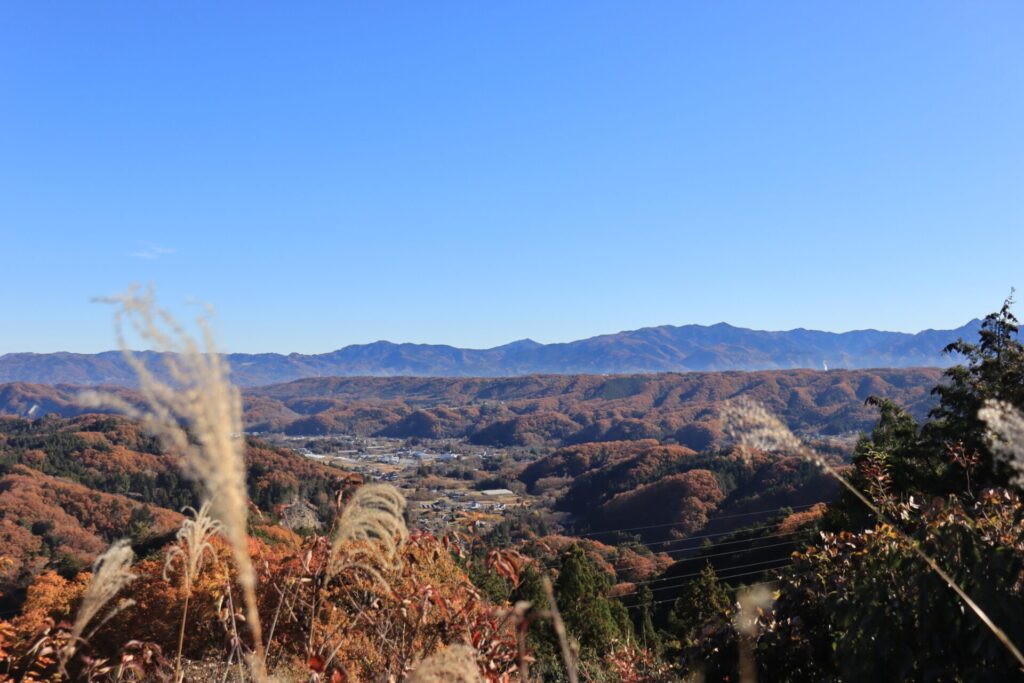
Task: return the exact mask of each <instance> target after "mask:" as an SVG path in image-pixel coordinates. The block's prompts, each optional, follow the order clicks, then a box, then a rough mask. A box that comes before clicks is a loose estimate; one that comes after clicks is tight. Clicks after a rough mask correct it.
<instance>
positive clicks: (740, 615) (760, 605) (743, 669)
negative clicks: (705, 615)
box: [733, 586, 773, 683]
mask: <svg viewBox="0 0 1024 683" xmlns="http://www.w3.org/2000/svg"><path fill="white" fill-rule="evenodd" d="M772 602H773V599H772V593H771V591H769V590H768V589H767V588H765V587H764V586H752V587H748V588H746V589H744V590H742V591H740V594H739V596H737V603H738V604H739V609H738V610H736V615H735V616H734V618H733V625H734V626H735V628H736V632H737V633H738V634H739V636H740V642H739V674H740V683H756V681H757V663H756V662H755V661H754V647H753V643H754V641H755V640H756V639H757V635H758V620H759V618H760V616H761V610H765V609H768V608H769V607H771V605H772Z"/></svg>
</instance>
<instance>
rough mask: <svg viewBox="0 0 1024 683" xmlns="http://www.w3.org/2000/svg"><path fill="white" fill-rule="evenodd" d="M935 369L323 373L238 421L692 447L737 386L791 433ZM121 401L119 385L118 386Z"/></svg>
mask: <svg viewBox="0 0 1024 683" xmlns="http://www.w3.org/2000/svg"><path fill="white" fill-rule="evenodd" d="M939 377H940V371H939V370H935V369H927V368H918V369H897V370H835V371H829V372H820V371H814V370H783V371H764V372H746V373H744V372H710V373H686V374H678V373H664V374H656V375H621V376H601V375H531V376H525V377H508V378H470V379H464V378H420V377H326V378H312V379H303V380H298V381H295V382H289V383H287V384H278V385H272V386H266V387H255V388H251V389H248V390H247V391H246V393H245V396H244V399H245V416H244V417H245V424H246V428H247V429H248V430H249V431H253V432H286V433H288V434H292V435H324V434H355V435H362V436H371V435H378V436H392V437H400V438H401V437H427V438H449V437H465V438H468V439H470V440H472V441H474V442H476V443H479V444H483V445H494V446H509V445H520V446H522V445H525V446H535V445H569V444H575V443H586V442H597V441H621V440H639V439H659V440H661V441H666V442H674V443H679V444H681V445H684V446H688V447H690V448H693V449H695V450H703V449H705V448H708V447H710V446H715V445H718V444H720V443H721V425H720V424H719V423H718V421H717V419H716V417H715V415H716V414H717V412H718V410H719V409H720V408H721V406H722V404H723V403H724V402H725V401H727V400H729V399H732V398H736V397H739V396H743V397H747V398H751V399H754V400H757V401H759V402H760V403H762V404H764V405H765V406H766V407H768V408H769V409H771V410H772V412H773V413H775V414H778V415H779V416H780V417H782V418H783V420H784V421H785V422H786V424H787V425H788V426H789V427H790V428H791V429H793V430H795V431H796V432H798V433H801V434H807V435H816V434H826V435H828V434H841V433H847V432H857V431H860V430H866V429H869V428H870V427H871V425H872V424H873V421H874V419H875V417H876V415H875V412H874V410H873V409H872V408H870V407H869V406H865V405H864V401H865V400H866V399H867V398H868V397H869V396H878V397H881V398H887V399H891V400H894V401H896V402H898V403H899V404H901V405H904V406H907V408H908V410H910V412H911V413H912V414H914V415H916V416H918V417H923V416H924V415H925V413H927V411H928V409H929V408H930V407H931V406H932V405H933V399H932V397H931V396H930V394H929V391H930V389H931V387H932V386H934V385H935V384H936V382H937V381H938V380H939ZM79 391H80V389H79V388H77V387H72V386H56V387H44V386H40V385H28V384H15V385H3V386H0V412H3V413H7V414H13V415H19V416H25V415H27V414H29V413H30V412H31V413H32V414H33V415H35V416H39V415H41V414H42V413H45V412H47V411H53V412H56V413H58V414H60V415H64V416H70V415H77V414H79V413H81V412H82V411H83V410H84V409H83V408H82V406H81V405H80V403H79V402H78V400H77V396H78V393H79ZM118 391H119V392H120V393H121V394H122V395H124V396H125V397H126V398H128V400H130V396H131V394H130V391H129V390H125V389H119V390H118Z"/></svg>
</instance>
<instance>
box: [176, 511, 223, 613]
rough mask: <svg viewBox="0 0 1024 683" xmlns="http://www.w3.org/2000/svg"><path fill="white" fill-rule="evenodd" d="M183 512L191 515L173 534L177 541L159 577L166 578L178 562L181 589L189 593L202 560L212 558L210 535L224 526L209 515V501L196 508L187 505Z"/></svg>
mask: <svg viewBox="0 0 1024 683" xmlns="http://www.w3.org/2000/svg"><path fill="white" fill-rule="evenodd" d="M183 512H185V513H186V514H191V515H192V518H191V519H186V520H185V521H184V522H182V523H181V528H180V529H178V533H177V534H176V535H175V539H176V541H177V542H176V543H175V544H174V546H173V547H172V548H171V549H170V550H169V551H168V552H167V557H166V558H165V559H164V572H163V577H164V580H165V581H166V580H168V576H169V574H170V573H171V571H172V570H173V569H174V567H175V566H176V565H180V566H181V580H182V587H183V588H184V589H185V594H186V595H192V586H193V585H194V584H195V580H196V578H197V577H198V576H199V573H200V572H201V571H202V570H203V564H204V563H205V561H206V559H207V558H210V559H211V560H212V559H215V558H216V553H215V551H214V549H213V544H212V543H211V542H210V541H211V540H212V539H213V537H214V536H216V535H218V534H220V533H222V532H223V530H224V526H223V525H222V524H221V523H220V522H218V521H217V520H216V519H214V518H213V517H211V516H210V503H209V501H207V502H205V503H203V504H202V505H201V506H200V507H199V510H198V511H196V510H195V509H193V508H191V507H187V508H185V509H184V510H183Z"/></svg>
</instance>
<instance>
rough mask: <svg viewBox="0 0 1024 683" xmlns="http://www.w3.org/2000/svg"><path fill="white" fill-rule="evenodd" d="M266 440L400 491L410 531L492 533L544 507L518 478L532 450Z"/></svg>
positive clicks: (452, 443)
mask: <svg viewBox="0 0 1024 683" xmlns="http://www.w3.org/2000/svg"><path fill="white" fill-rule="evenodd" d="M261 438H264V439H268V440H269V441H271V442H273V443H275V444H276V445H279V446H283V447H287V448H291V449H293V450H295V451H296V452H297V453H299V454H301V455H303V456H305V457H307V458H310V459H314V460H318V461H320V462H323V463H326V464H329V465H331V466H333V467H337V468H339V469H340V470H343V471H345V472H350V473H352V474H354V475H358V476H359V477H360V478H361V479H362V481H365V482H386V483H389V484H392V485H394V486H396V487H398V488H399V490H401V491H402V493H403V495H404V496H405V497H406V499H407V501H408V515H409V518H410V520H409V521H410V526H413V527H416V528H419V529H422V530H424V531H430V532H434V533H437V532H441V531H443V530H444V529H445V528H446V527H448V526H451V525H453V524H461V523H465V522H466V520H470V519H471V520H473V521H474V522H476V523H477V525H478V526H482V527H485V528H486V527H487V526H490V525H491V524H493V523H495V522H497V521H499V520H500V519H501V517H502V515H504V514H505V513H507V512H508V511H509V510H513V509H528V508H531V507H532V506H534V505H535V504H536V499H535V497H533V496H529V495H528V494H526V492H525V487H524V486H523V484H522V483H520V482H519V481H517V480H516V479H515V476H514V474H513V473H512V470H513V469H514V468H515V467H516V465H517V464H518V463H522V462H523V461H526V460H532V459H533V458H535V457H536V454H535V453H533V452H531V451H529V450H527V449H522V448H509V449H505V448H496V447H493V446H489V447H480V446H477V445H474V444H471V443H469V442H467V441H465V440H458V439H438V440H431V439H395V438H386V437H358V436H345V435H333V436H324V437H310V436H287V435H267V434H264V435H261ZM295 505H306V503H303V502H301V501H300V502H296V503H295ZM297 513H298V511H292V515H295V514H297Z"/></svg>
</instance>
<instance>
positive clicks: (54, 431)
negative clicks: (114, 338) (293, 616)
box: [0, 415, 345, 595]
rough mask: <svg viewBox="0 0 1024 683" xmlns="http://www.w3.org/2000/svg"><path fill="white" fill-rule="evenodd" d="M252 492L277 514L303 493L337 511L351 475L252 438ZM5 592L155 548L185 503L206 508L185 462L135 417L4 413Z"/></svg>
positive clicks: (1, 517)
mask: <svg viewBox="0 0 1024 683" xmlns="http://www.w3.org/2000/svg"><path fill="white" fill-rule="evenodd" d="M246 456H247V460H248V465H249V481H248V484H249V492H250V498H251V500H252V501H253V503H254V504H255V505H256V507H257V508H258V509H259V510H260V511H261V512H263V513H265V514H266V515H271V514H272V513H273V510H274V508H275V506H277V505H278V504H280V503H286V502H291V501H292V500H293V499H295V498H302V499H304V500H309V501H311V502H312V503H313V504H314V505H315V506H317V507H318V508H319V509H320V510H323V511H325V514H329V510H330V507H331V504H332V500H333V496H334V494H335V493H337V491H338V490H339V489H340V487H341V486H342V484H341V482H342V481H343V480H344V478H345V473H344V472H342V471H340V470H337V469H334V468H329V467H327V466H324V465H321V464H319V463H317V462H314V461H311V460H309V459H308V458H303V457H301V456H299V455H297V454H295V453H292V452H290V451H287V450H283V449H277V448H273V447H270V446H267V445H265V444H261V443H259V442H256V441H251V442H250V443H249V444H248V448H247V450H246ZM0 472H2V476H0V545H2V546H3V547H4V548H6V551H5V557H7V558H8V559H9V560H10V562H8V564H7V565H6V566H4V567H2V568H0V592H2V593H3V594H5V595H12V594H13V593H12V592H13V591H17V590H18V589H21V588H23V587H24V586H25V585H26V583H27V581H28V580H29V579H30V578H31V577H32V576H33V575H36V574H38V573H39V572H40V571H42V570H45V569H54V570H57V571H61V572H63V573H65V574H73V573H74V572H75V571H77V570H79V569H81V568H82V567H86V566H88V564H89V563H91V562H92V561H93V559H95V557H96V555H97V554H98V553H100V552H102V551H103V550H104V549H105V548H106V547H107V546H108V545H110V543H111V542H112V541H114V540H116V539H118V538H121V537H123V536H125V535H126V534H128V535H130V536H131V537H132V539H133V541H134V542H136V543H137V544H139V545H141V546H145V545H146V543H147V542H149V541H151V540H152V541H157V540H159V539H161V538H163V537H165V536H166V535H167V534H170V533H171V532H173V531H174V530H175V529H176V528H177V527H178V526H179V524H180V523H181V519H182V518H181V515H180V514H179V510H180V509H182V508H183V507H185V506H197V505H198V504H199V497H198V494H197V492H196V488H195V486H194V484H193V483H192V482H191V481H190V480H188V479H186V478H185V477H184V476H183V475H182V473H181V467H180V463H179V462H178V460H177V459H176V458H174V457H171V456H169V455H166V454H165V453H164V451H163V450H162V448H161V447H160V445H159V443H158V442H157V441H156V440H155V439H153V438H152V437H150V436H147V435H146V434H144V433H143V432H142V431H140V429H139V426H138V425H137V424H135V423H133V422H131V421H129V420H127V419H124V418H120V417H114V416H109V415H82V416H79V417H75V418H70V419H59V418H52V417H51V418H45V419H40V420H34V421H32V420H24V419H18V418H3V419H0Z"/></svg>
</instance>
